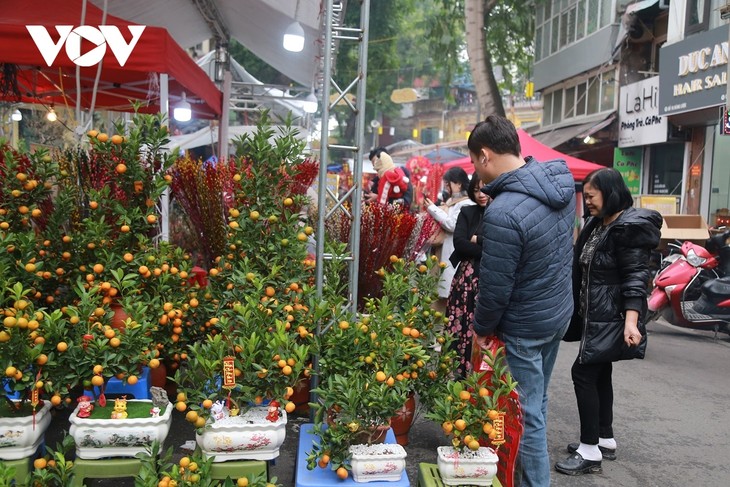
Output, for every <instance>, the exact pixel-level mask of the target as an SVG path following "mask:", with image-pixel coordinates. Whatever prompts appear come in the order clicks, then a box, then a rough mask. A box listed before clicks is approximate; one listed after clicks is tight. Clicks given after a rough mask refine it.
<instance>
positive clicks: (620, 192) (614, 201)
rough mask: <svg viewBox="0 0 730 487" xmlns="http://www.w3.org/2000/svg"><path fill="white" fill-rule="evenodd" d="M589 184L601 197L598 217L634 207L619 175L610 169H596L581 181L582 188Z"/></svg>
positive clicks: (631, 198) (632, 199)
mask: <svg viewBox="0 0 730 487" xmlns="http://www.w3.org/2000/svg"><path fill="white" fill-rule="evenodd" d="M586 184H590V185H591V186H593V187H594V188H596V189H597V190H598V191H600V192H601V195H602V196H603V208H601V214H600V215H599V216H601V217H604V216H609V215H614V214H616V213H618V212H619V211H623V210H625V209H626V208H630V207H632V206H634V198H633V197H632V196H631V192H630V191H629V188H628V187H627V186H626V182H624V178H623V177H622V176H621V173H620V172H618V171H617V170H616V169H614V168H612V167H604V168H602V169H596V170H595V171H593V172H591V173H590V174H588V176H586V177H585V179H583V186H585V185H586Z"/></svg>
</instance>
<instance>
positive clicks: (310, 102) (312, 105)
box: [302, 93, 319, 113]
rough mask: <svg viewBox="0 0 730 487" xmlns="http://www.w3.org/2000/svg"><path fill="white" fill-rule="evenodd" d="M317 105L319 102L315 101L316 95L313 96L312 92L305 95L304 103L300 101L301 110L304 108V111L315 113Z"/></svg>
mask: <svg viewBox="0 0 730 487" xmlns="http://www.w3.org/2000/svg"><path fill="white" fill-rule="evenodd" d="M318 107H319V103H318V102H317V97H316V96H314V93H310V94H309V95H307V97H306V98H305V99H304V103H302V110H304V111H305V112H306V113H317V108H318Z"/></svg>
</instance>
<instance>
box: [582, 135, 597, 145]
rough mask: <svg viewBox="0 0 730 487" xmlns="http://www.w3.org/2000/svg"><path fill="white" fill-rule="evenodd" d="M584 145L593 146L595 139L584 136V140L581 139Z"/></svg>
mask: <svg viewBox="0 0 730 487" xmlns="http://www.w3.org/2000/svg"><path fill="white" fill-rule="evenodd" d="M583 143H584V144H595V143H596V139H595V138H594V137H591V136H590V135H586V136H585V138H583Z"/></svg>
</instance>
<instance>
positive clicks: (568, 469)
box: [555, 453, 603, 475]
mask: <svg viewBox="0 0 730 487" xmlns="http://www.w3.org/2000/svg"><path fill="white" fill-rule="evenodd" d="M555 470H557V471H558V472H560V473H564V474H566V475H583V474H584V473H601V472H602V471H603V470H602V469H601V461H600V460H598V461H594V460H584V459H583V457H582V456H580V453H573V454H572V455H571V456H569V457H568V458H566V459H565V460H563V461H562V462H558V463H556V464H555Z"/></svg>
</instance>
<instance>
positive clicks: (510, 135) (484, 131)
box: [467, 115, 521, 157]
mask: <svg viewBox="0 0 730 487" xmlns="http://www.w3.org/2000/svg"><path fill="white" fill-rule="evenodd" d="M467 146H468V147H469V152H471V153H472V154H479V152H481V150H482V148H484V147H486V148H487V149H489V150H491V151H492V152H495V153H497V154H512V155H514V156H517V157H519V155H520V150H521V149H520V138H519V137H518V136H517V130H516V129H515V126H514V125H513V124H512V122H510V121H509V120H507V119H506V118H504V117H500V116H498V115H490V116H488V117H487V118H486V119H485V120H484V121H483V122H479V123H478V124H476V125H475V126H474V130H472V131H471V134H470V135H469V141H468V142H467Z"/></svg>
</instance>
